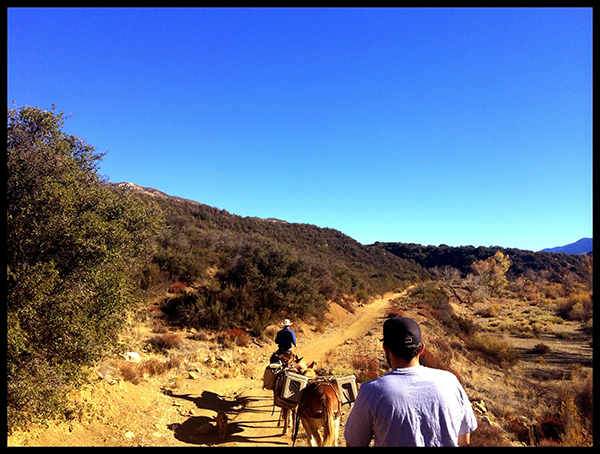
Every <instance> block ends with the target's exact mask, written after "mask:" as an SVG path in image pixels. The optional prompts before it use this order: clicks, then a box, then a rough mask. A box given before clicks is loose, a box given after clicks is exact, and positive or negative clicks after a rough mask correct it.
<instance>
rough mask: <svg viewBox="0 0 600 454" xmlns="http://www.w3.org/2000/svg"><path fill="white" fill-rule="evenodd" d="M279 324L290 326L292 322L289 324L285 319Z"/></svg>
mask: <svg viewBox="0 0 600 454" xmlns="http://www.w3.org/2000/svg"><path fill="white" fill-rule="evenodd" d="M281 324H282V325H283V326H290V325H292V322H290V321H289V320H288V319H287V318H286V319H285V320H284V321H283V322H281Z"/></svg>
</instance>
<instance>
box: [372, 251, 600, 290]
mask: <svg viewBox="0 0 600 454" xmlns="http://www.w3.org/2000/svg"><path fill="white" fill-rule="evenodd" d="M369 247H371V248H379V249H383V250H386V251H389V252H391V253H392V254H395V255H397V256H398V257H401V258H403V259H405V260H411V261H413V262H414V263H417V264H419V265H421V266H422V267H424V268H426V269H431V268H435V267H439V268H442V267H445V266H449V267H452V268H456V269H457V270H459V271H460V273H461V274H462V276H463V277H465V276H466V275H467V274H469V273H470V272H471V271H472V269H471V265H472V264H473V262H477V261H479V260H486V259H488V258H489V257H492V256H493V255H494V254H495V253H496V252H502V253H503V254H505V255H507V254H508V255H509V256H510V260H511V266H510V268H509V269H508V271H507V273H506V275H507V277H508V278H509V279H514V278H516V277H519V276H523V275H525V276H530V277H533V276H538V275H540V274H543V276H544V278H545V279H547V280H549V281H551V282H557V283H563V284H564V283H569V282H572V281H578V282H584V283H588V284H591V273H590V272H589V257H587V256H585V255H577V254H573V255H568V254H561V253H556V252H532V251H525V250H521V249H514V248H501V247H497V246H494V247H483V246H480V247H474V246H460V247H450V246H447V245H445V244H441V245H439V246H423V245H420V244H414V243H379V242H377V243H375V244H373V245H371V246H369Z"/></svg>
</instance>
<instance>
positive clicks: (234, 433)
mask: <svg viewBox="0 0 600 454" xmlns="http://www.w3.org/2000/svg"><path fill="white" fill-rule="evenodd" d="M163 393H164V394H166V395H167V396H170V397H174V398H176V399H183V400H187V401H190V402H193V403H194V404H195V405H196V407H198V408H199V409H206V410H212V411H214V412H215V415H216V413H217V412H219V411H223V412H225V413H226V414H227V416H228V418H229V423H228V424H227V432H226V435H225V437H224V438H223V439H222V440H221V439H220V438H219V436H218V434H217V425H216V421H215V418H214V417H210V416H192V417H190V418H189V419H187V420H186V421H184V422H183V423H181V424H179V423H174V424H170V425H169V426H168V427H169V429H171V430H172V431H173V432H174V436H175V438H177V439H178V440H179V441H182V442H184V443H190V444H195V445H218V444H221V443H232V442H233V443H234V442H238V443H253V444H261V443H264V444H268V445H282V446H287V445H288V444H289V443H287V442H286V441H282V440H280V438H281V432H279V430H280V429H277V421H278V419H277V418H278V416H279V412H278V411H277V413H276V416H272V411H271V410H272V407H273V404H272V402H273V401H272V399H270V398H268V397H263V396H244V397H236V398H234V399H228V398H225V397H222V396H220V395H218V394H216V393H214V392H211V391H203V392H202V394H201V395H200V396H198V397H195V396H193V395H191V394H175V393H173V392H171V391H169V390H163ZM258 413H263V414H264V418H263V419H259V420H256V419H249V420H244V419H243V415H244V414H258ZM273 418H275V419H273ZM253 430H261V431H264V430H267V431H268V430H277V433H275V434H270V435H256V436H253V435H251V433H252V431H253Z"/></svg>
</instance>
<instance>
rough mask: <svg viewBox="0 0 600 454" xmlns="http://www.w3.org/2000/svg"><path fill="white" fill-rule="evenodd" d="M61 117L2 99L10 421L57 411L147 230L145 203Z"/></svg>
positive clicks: (114, 317)
mask: <svg viewBox="0 0 600 454" xmlns="http://www.w3.org/2000/svg"><path fill="white" fill-rule="evenodd" d="M62 126H63V119H62V113H59V114H55V113H54V111H47V110H41V109H38V108H31V107H24V108H21V109H8V122H7V202H8V203H7V389H8V391H7V407H8V408H7V415H8V427H9V429H10V428H14V427H16V426H19V425H22V424H25V423H27V422H29V421H35V420H41V419H44V418H45V417H47V416H49V415H51V414H56V412H58V411H61V406H62V404H63V403H64V397H65V394H66V391H67V390H68V389H70V387H71V386H72V385H73V384H74V383H76V382H77V380H78V378H79V377H80V374H81V366H83V365H87V364H90V363H91V361H93V360H94V359H95V358H97V357H98V355H100V353H101V352H102V351H103V350H104V349H105V348H106V347H107V346H108V345H110V344H111V342H112V341H113V340H114V339H115V337H116V335H117V333H118V330H119V327H120V324H121V321H122V318H123V312H124V307H125V306H126V305H127V304H128V303H130V302H131V301H132V298H133V293H132V291H133V289H134V282H133V281H132V275H133V272H135V270H136V262H135V258H136V257H139V256H140V255H141V254H142V253H143V246H144V245H145V244H146V243H147V239H148V238H149V236H150V235H151V234H152V233H153V232H154V230H153V227H154V223H155V221H154V220H155V219H156V213H154V212H153V211H152V210H151V208H150V206H149V205H148V204H147V203H141V202H139V201H137V200H135V199H134V198H133V197H131V196H128V195H126V194H124V193H123V192H122V191H118V190H116V189H115V188H112V187H109V186H107V185H106V184H105V183H104V182H103V181H102V178H101V177H100V176H99V175H98V174H97V162H98V161H99V160H101V158H102V155H101V154H98V153H96V152H95V150H94V148H93V147H92V146H90V145H88V144H86V143H85V142H83V141H81V140H79V139H77V138H76V137H75V136H69V135H66V134H65V133H63V132H62Z"/></svg>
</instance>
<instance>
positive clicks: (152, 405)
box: [7, 294, 400, 447]
mask: <svg viewBox="0 0 600 454" xmlns="http://www.w3.org/2000/svg"><path fill="white" fill-rule="evenodd" d="M399 295H400V294H393V295H386V296H385V297H383V298H380V299H377V300H375V301H373V302H371V303H370V304H367V305H364V306H362V307H359V308H357V309H356V310H355V313H354V314H351V313H350V312H347V311H345V310H342V309H341V308H340V307H339V306H337V305H336V306H337V307H336V308H335V309H337V314H336V316H335V317H334V318H335V322H334V323H332V324H331V325H330V326H329V328H328V329H327V331H326V332H325V333H323V334H319V333H317V332H315V331H314V330H312V329H307V328H305V329H303V330H302V331H303V332H299V333H297V334H298V341H299V345H300V347H299V348H298V350H297V353H298V354H299V355H300V356H302V357H304V360H305V361H306V362H307V363H310V362H311V361H317V362H321V361H323V360H324V358H325V357H326V355H327V353H328V352H330V351H333V350H335V349H336V347H338V346H340V345H342V344H344V343H345V342H346V341H348V340H352V339H357V338H360V337H362V336H364V335H365V334H366V333H367V332H368V330H369V329H371V328H372V327H373V325H374V324H375V323H376V321H377V320H378V318H380V317H382V316H383V310H384V309H385V307H386V306H387V305H388V304H389V302H390V300H391V299H393V298H395V297H398V296H399ZM274 347H275V345H274V344H268V345H264V346H262V347H259V346H258V345H252V346H251V350H252V363H251V369H252V373H251V374H250V376H243V377H236V378H221V379H216V378H199V379H191V378H189V377H185V378H184V379H179V382H178V385H177V387H176V388H175V389H173V390H168V389H166V388H165V386H164V383H165V379H160V378H151V379H148V380H145V381H143V382H142V383H140V384H138V385H134V384H132V383H129V382H126V381H122V380H121V381H119V382H118V384H109V383H107V382H106V381H99V382H96V383H94V384H90V385H89V386H88V387H87V388H86V390H85V391H84V392H83V395H84V396H85V397H86V399H87V400H88V402H91V403H93V404H94V405H95V406H96V407H99V408H100V410H99V413H101V415H102V417H101V418H100V420H93V419H92V420H90V421H86V422H80V421H75V422H73V421H72V422H69V423H61V424H53V423H51V424H50V427H49V428H38V429H35V430H31V431H29V432H25V433H18V434H15V435H13V436H11V437H9V438H8V440H7V444H8V445H9V446H15V445H16V446H18V445H20V446H23V445H29V446H224V447H226V446H290V445H291V436H290V431H289V430H288V434H287V435H283V434H282V432H283V429H282V427H278V419H279V409H278V408H275V409H274V408H273V392H272V391H269V390H265V389H263V388H262V374H263V371H264V367H265V365H266V364H267V361H268V358H269V357H270V355H271V353H272V352H273V350H274ZM247 350H250V349H247ZM218 411H224V412H226V414H227V415H228V417H229V424H228V430H227V435H226V437H225V438H224V439H223V440H220V439H218V436H217V433H216V426H215V421H214V417H215V415H216V413H217V412H218ZM342 419H344V417H342ZM296 445H297V446H306V445H307V443H306V440H305V438H304V431H303V430H302V429H301V430H300V434H299V439H298V440H297V442H296Z"/></svg>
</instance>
